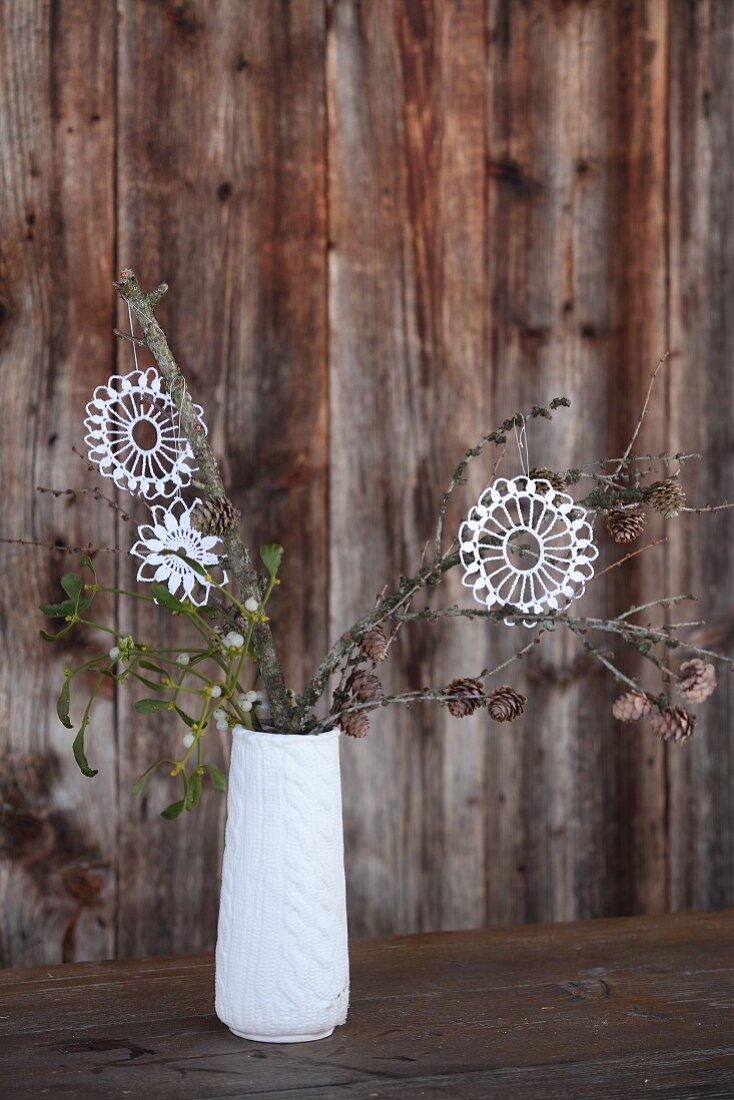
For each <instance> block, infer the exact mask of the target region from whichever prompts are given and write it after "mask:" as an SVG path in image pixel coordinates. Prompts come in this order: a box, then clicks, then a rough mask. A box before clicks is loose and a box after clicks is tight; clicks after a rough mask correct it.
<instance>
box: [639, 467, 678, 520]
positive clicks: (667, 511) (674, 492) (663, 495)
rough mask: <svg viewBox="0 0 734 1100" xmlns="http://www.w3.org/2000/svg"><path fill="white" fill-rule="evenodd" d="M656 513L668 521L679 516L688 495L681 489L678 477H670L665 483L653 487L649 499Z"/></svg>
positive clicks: (660, 482)
mask: <svg viewBox="0 0 734 1100" xmlns="http://www.w3.org/2000/svg"><path fill="white" fill-rule="evenodd" d="M647 499H648V500H649V501H650V504H652V506H653V508H654V509H655V511H656V512H660V515H661V516H665V518H666V519H672V518H673V516H677V515H678V513H679V512H680V510H681V508H682V507H683V505H684V504H685V500H686V494H685V493H684V492H683V490H682V489H681V487H680V483H679V481H678V475H677V474H676V475H674V476H673V477H668V478H666V479H665V481H658V482H656V483H655V485H653V486H652V489H651V491H650V494H649V496H648V498H647Z"/></svg>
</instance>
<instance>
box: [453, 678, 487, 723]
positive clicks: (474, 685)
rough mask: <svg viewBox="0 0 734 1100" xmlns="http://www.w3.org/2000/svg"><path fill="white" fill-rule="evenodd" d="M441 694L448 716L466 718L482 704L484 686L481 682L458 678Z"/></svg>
mask: <svg viewBox="0 0 734 1100" xmlns="http://www.w3.org/2000/svg"><path fill="white" fill-rule="evenodd" d="M443 694H444V698H445V700H446V705H447V707H448V708H449V714H452V715H453V716H454V718H468V717H469V715H470V714H473V713H474V711H475V710H476V709H477V707H481V705H482V703H483V702H484V684H483V683H482V681H481V680H471V679H470V678H469V677H468V676H460V677H459V678H458V679H456V680H452V681H451V683H450V684H448V685H447V687H446V689H445V691H444V693H443Z"/></svg>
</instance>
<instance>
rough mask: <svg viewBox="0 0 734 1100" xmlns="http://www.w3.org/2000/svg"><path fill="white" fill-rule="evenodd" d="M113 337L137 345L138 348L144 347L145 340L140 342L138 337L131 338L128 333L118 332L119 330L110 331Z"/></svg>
mask: <svg viewBox="0 0 734 1100" xmlns="http://www.w3.org/2000/svg"><path fill="white" fill-rule="evenodd" d="M112 331H113V332H114V334H115V336H119V337H120V339H121V340H129V341H130V343H131V344H137V345H138V347H139V348H144V347H146V346H147V345H146V343H145V340H141V339H140V337H139V336H132V335H131V334H130V333H129V332H120V330H119V328H114V329H113V330H112Z"/></svg>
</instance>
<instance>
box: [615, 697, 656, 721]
mask: <svg viewBox="0 0 734 1100" xmlns="http://www.w3.org/2000/svg"><path fill="white" fill-rule="evenodd" d="M651 710H652V705H651V703H650V700H649V699H648V697H647V696H646V695H645V693H644V691H626V692H625V693H624V695H620V696H619V698H618V699H615V700H614V703H613V704H612V714H613V715H614V717H615V718H616V719H617V721H618V722H637V721H638V720H639V719H640V718H647V716H648V714H649V713H650V711H651Z"/></svg>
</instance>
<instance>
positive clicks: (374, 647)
mask: <svg viewBox="0 0 734 1100" xmlns="http://www.w3.org/2000/svg"><path fill="white" fill-rule="evenodd" d="M359 648H360V649H361V650H362V652H363V653H364V655H365V657H369V659H370V661H384V660H385V658H386V657H387V634H386V633H385V628H384V627H383V626H380V624H379V623H377V625H376V626H373V627H372V629H371V630H368V631H367V633H366V634H365V636H364V638H363V639H362V641H361V642H360V643H359Z"/></svg>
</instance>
